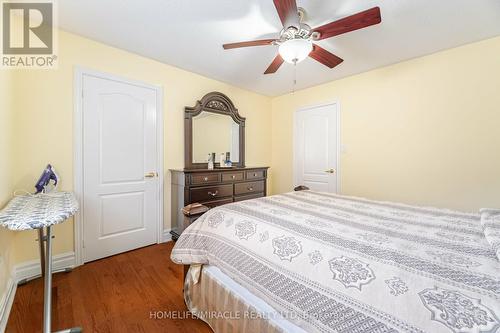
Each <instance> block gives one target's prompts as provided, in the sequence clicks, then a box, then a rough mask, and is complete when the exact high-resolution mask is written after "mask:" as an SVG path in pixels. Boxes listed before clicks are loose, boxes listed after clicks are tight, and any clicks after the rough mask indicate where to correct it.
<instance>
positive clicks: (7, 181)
mask: <svg viewBox="0 0 500 333" xmlns="http://www.w3.org/2000/svg"><path fill="white" fill-rule="evenodd" d="M12 80H13V72H11V71H2V70H0V207H3V206H4V205H5V203H6V202H7V201H8V200H9V199H10V198H11V196H12V192H13V184H12V176H13V166H14V163H13V160H12V156H13V142H12V138H13V137H12V117H13V114H14V109H13V101H12V99H11V92H12ZM14 235H15V233H14V232H12V231H8V230H6V229H4V228H0V302H1V299H2V296H4V293H5V291H6V286H7V281H8V280H9V278H10V272H11V268H12V241H13V239H14Z"/></svg>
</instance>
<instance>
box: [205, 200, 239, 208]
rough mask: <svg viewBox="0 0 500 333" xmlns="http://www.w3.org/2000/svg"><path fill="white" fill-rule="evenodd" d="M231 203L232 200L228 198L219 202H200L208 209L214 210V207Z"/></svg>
mask: <svg viewBox="0 0 500 333" xmlns="http://www.w3.org/2000/svg"><path fill="white" fill-rule="evenodd" d="M232 202H233V198H229V199H221V200H215V201H207V202H202V204H203V205H205V206H207V207H208V208H214V207H217V206H222V205H225V204H228V203H232Z"/></svg>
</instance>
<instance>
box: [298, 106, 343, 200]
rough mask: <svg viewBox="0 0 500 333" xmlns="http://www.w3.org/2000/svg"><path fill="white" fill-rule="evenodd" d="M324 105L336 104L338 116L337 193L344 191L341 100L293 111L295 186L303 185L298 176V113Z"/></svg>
mask: <svg viewBox="0 0 500 333" xmlns="http://www.w3.org/2000/svg"><path fill="white" fill-rule="evenodd" d="M323 106H334V107H335V111H336V113H337V116H336V120H337V159H336V160H337V163H336V165H335V166H334V167H335V172H336V175H335V176H336V182H337V191H336V193H337V194H338V193H342V192H341V181H340V180H341V177H340V165H341V163H340V156H341V149H342V145H341V143H340V138H341V135H340V128H341V126H340V120H341V117H340V102H339V101H331V102H326V103H321V104H313V105H308V106H303V107H300V108H298V109H296V110H295V112H294V113H293V133H292V135H293V152H292V153H293V172H292V173H293V183H294V185H293V186H298V185H302V184H298V181H297V179H298V178H299V177H298V170H297V169H298V168H297V163H298V158H297V148H298V147H297V146H298V142H297V121H298V120H297V114H298V113H299V112H307V111H309V110H312V109H316V108H319V107H323Z"/></svg>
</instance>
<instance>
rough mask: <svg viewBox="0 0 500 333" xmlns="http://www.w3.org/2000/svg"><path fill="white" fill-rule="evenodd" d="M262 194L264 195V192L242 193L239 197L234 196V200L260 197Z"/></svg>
mask: <svg viewBox="0 0 500 333" xmlns="http://www.w3.org/2000/svg"><path fill="white" fill-rule="evenodd" d="M263 196H264V192H261V193H255V194H250V195H242V196H239V197H234V201H235V202H237V201H243V200H250V199H257V198H262V197H263Z"/></svg>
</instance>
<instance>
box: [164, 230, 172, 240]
mask: <svg viewBox="0 0 500 333" xmlns="http://www.w3.org/2000/svg"><path fill="white" fill-rule="evenodd" d="M171 240H172V234H170V229H165V230H163V236H162V243H166V242H170V241H171Z"/></svg>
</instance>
